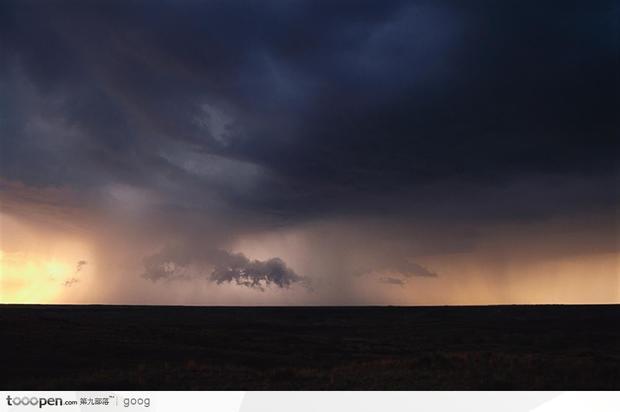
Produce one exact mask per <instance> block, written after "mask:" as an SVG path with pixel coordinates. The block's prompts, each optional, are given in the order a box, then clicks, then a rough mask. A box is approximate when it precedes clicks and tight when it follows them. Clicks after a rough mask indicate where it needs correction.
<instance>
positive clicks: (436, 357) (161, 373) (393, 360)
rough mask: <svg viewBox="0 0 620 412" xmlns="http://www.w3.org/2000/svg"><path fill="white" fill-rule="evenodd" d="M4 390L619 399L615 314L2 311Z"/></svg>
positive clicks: (549, 310)
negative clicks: (572, 392)
mask: <svg viewBox="0 0 620 412" xmlns="http://www.w3.org/2000/svg"><path fill="white" fill-rule="evenodd" d="M0 330H1V331H2V340H1V345H2V350H0V365H2V367H1V369H2V373H0V383H1V385H0V387H1V388H2V389H30V388H32V389H72V390H75V389H138V388H144V389H202V390H212V389H236V390H251V389H255V390H261V389H274V390H275V389H386V390H390V389H394V390H395V389H412V390H413V389H429V390H431V389H434V390H442V389H615V390H618V389H620V306H495V307H494V306H490V307H429V308H399V307H364V308H333V307H329V308H328V307H325V308H300V307H295V308H291V307H281V308H232V307H231V308H192V307H124V306H20V305H3V306H0Z"/></svg>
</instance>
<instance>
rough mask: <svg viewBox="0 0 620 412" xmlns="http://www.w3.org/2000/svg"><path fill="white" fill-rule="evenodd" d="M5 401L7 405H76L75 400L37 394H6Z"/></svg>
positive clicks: (41, 406) (40, 406)
mask: <svg viewBox="0 0 620 412" xmlns="http://www.w3.org/2000/svg"><path fill="white" fill-rule="evenodd" d="M6 403H7V405H9V406H38V407H39V408H43V407H44V406H63V405H65V406H67V405H77V401H73V400H71V401H65V400H63V399H62V398H41V397H38V396H11V395H9V396H7V397H6Z"/></svg>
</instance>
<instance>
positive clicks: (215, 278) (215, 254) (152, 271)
mask: <svg viewBox="0 0 620 412" xmlns="http://www.w3.org/2000/svg"><path fill="white" fill-rule="evenodd" d="M144 268H145V272H144V273H143V275H142V276H143V277H144V278H146V279H150V280H152V281H154V282H155V281H160V280H168V281H169V280H190V279H195V278H205V279H207V280H208V281H210V282H214V283H216V284H218V285H219V284H222V283H234V284H236V285H239V286H245V287H248V288H254V289H258V290H264V287H266V286H271V285H274V286H277V287H279V288H288V287H290V286H291V285H293V284H296V283H297V284H301V285H302V286H304V287H309V284H308V282H309V281H308V279H306V278H304V277H303V276H300V275H298V274H297V273H295V271H293V270H292V269H291V268H289V267H288V266H287V265H286V264H285V263H284V261H282V259H280V258H271V259H268V260H265V261H261V260H257V259H248V258H247V257H246V256H245V255H244V254H242V253H229V252H226V251H223V250H204V249H201V250H195V248H193V247H167V248H164V249H163V250H162V251H160V252H158V253H156V254H153V255H151V256H148V257H147V258H145V259H144Z"/></svg>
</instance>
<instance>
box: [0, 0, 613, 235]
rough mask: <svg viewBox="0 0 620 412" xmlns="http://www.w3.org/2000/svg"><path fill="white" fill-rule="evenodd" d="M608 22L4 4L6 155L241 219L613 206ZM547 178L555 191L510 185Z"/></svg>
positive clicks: (418, 5) (441, 13) (16, 167)
mask: <svg viewBox="0 0 620 412" xmlns="http://www.w3.org/2000/svg"><path fill="white" fill-rule="evenodd" d="M617 22H618V8H617V7H615V8H614V2H613V1H601V2H587V1H577V2H563V3H562V4H561V5H558V4H557V3H556V2H550V1H543V2H522V1H519V2H517V1H509V2H489V1H476V2H467V3H463V2H457V1H435V2H429V1H387V2H376V1H361V2H360V1H355V2H351V1H340V2H331V1H330V2H316V1H311V2H310V1H268V2H263V1H260V2H258V1H257V2H254V1H250V2H230V1H227V2H220V1H213V2H198V1H182V2H176V1H175V2H173V1H150V2H146V1H131V2H127V1H107V2H89V1H69V0H67V1H59V0H58V1H48V2H44V3H43V2H36V1H8V2H3V3H2V5H0V46H1V48H0V59H1V60H2V61H3V62H4V63H3V65H2V68H0V76H1V78H0V90H1V91H2V95H1V97H0V105H1V107H2V110H3V114H2V117H1V118H0V133H1V134H2V143H1V144H2V150H1V154H0V171H1V173H2V176H3V177H5V178H10V179H16V180H23V181H26V182H29V183H38V184H58V183H60V182H62V183H64V184H69V185H72V186H75V187H79V188H87V187H88V188H93V187H94V188H99V187H101V186H103V185H106V184H108V183H110V182H122V183H125V184H131V185H135V186H140V187H148V188H151V189H154V190H157V191H158V192H159V193H163V196H164V197H165V198H166V199H167V203H168V205H167V206H168V207H183V208H195V209H200V208H205V209H209V210H213V209H214V207H216V206H218V207H220V208H219V209H217V210H218V213H220V214H221V215H222V217H223V218H224V219H230V220H236V219H237V218H239V217H240V216H244V218H248V219H250V218H249V217H248V216H250V217H251V219H250V220H252V221H253V222H254V223H252V225H260V224H270V225H272V224H277V225H280V224H287V223H289V222H291V221H300V220H305V219H310V218H321V217H337V216H341V215H349V214H354V213H358V212H359V213H370V214H389V213H397V214H399V215H420V216H425V218H428V219H431V220H439V221H446V219H449V218H451V219H455V218H463V219H474V220H479V221H485V220H487V219H490V218H497V219H508V220H510V219H516V218H522V217H524V216H525V217H532V216H535V217H537V218H544V217H545V216H549V215H553V214H558V213H569V214H570V213H577V212H580V211H592V210H598V209H605V210H609V209H613V208H614V207H615V206H616V205H617V203H618V196H617V192H615V191H614V190H611V189H610V185H613V184H614V183H617V172H618V170H617V159H618V138H617V137H618V115H617V113H618V109H619V106H618V93H619V84H618V76H617V73H618V72H619V71H620V68H619V67H618V48H619V44H618V38H619V36H618V30H619V29H618V23H617ZM547 176H552V177H556V178H557V179H560V180H562V182H563V183H562V185H559V187H561V188H562V191H561V192H560V191H559V189H558V190H547V189H548V188H546V187H544V185H534V186H532V189H531V190H529V191H527V190H524V191H523V192H526V195H527V199H528V201H527V202H524V201H523V198H522V197H521V196H522V195H523V193H522V192H519V193H517V192H515V191H511V190H504V188H505V187H508V186H509V185H510V184H511V183H512V182H515V181H518V182H521V181H528V179H529V181H534V182H540V181H541V180H540V179H542V178H543V177H544V178H545V179H547ZM583 181H586V182H588V184H583V183H582V182H583ZM539 186H542V187H539ZM429 199H430V200H432V201H429ZM566 199H572V200H573V201H569V202H567V201H566ZM213 205H216V206H213ZM461 206H462V207H461ZM482 209H485V210H487V209H490V210H488V213H486V214H482V213H477V214H475V213H474V212H473V211H476V210H482ZM474 214H475V216H473V215H474ZM267 216H268V218H267ZM473 223H475V222H473Z"/></svg>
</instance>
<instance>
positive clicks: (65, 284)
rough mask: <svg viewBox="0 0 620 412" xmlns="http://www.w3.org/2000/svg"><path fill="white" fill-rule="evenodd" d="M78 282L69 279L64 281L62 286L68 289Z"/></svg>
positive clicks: (75, 279)
mask: <svg viewBox="0 0 620 412" xmlns="http://www.w3.org/2000/svg"><path fill="white" fill-rule="evenodd" d="M79 282H80V280H79V279H78V278H71V279H67V280H65V281H64V283H63V286H64V287H66V288H70V287H72V286H74V285H76V284H77V283H79Z"/></svg>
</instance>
